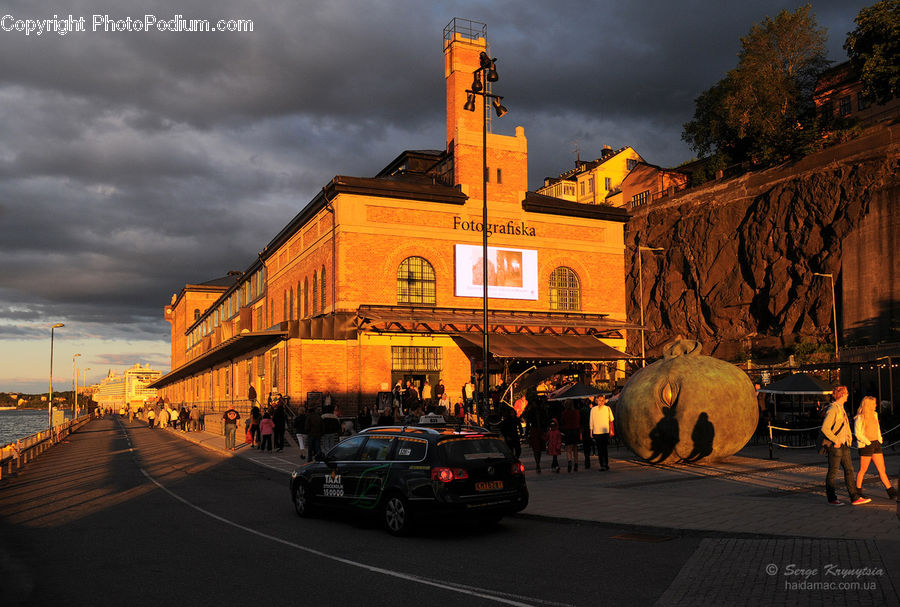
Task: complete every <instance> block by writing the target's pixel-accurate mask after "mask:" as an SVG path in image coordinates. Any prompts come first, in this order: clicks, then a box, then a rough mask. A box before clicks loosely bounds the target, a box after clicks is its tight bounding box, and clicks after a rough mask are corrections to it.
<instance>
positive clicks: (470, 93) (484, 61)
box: [463, 51, 508, 417]
mask: <svg viewBox="0 0 900 607" xmlns="http://www.w3.org/2000/svg"><path fill="white" fill-rule="evenodd" d="M495 61H497V58H496V57H493V58H492V57H490V56H489V55H488V54H487V53H486V52H484V51H482V53H481V55H480V57H479V62H480V66H479V67H478V69H476V70H474V71H473V72H472V88H470V89H466V93H467V95H466V103H465V105H463V109H465V110H468V111H470V112H474V111H475V97H476V96H479V97H481V99H482V112H481V193H482V204H481V235H482V243H481V244H482V247H481V266H482V271H483V272H482V283H483V287H484V291H483V296H482V297H483V300H484V325H483V327H482V336H483V343H482V348H483V350H484V369H483V375H484V378H483V379H484V388H483V390H482V393H481V402H480V403H479V411H478V412H479V417H483V416H484V415H485V413H486V411H485V409H486V408H487V406H488V404H487V403H488V400H487V399H488V394H489V393H490V374H489V373H488V369H489V367H488V365H489V364H490V362H489V358H490V350H489V337H488V229H487V226H488V212H487V182H488V174H487V170H488V169H487V117H488V114H487V112H488V109H487V100H488V99H491V105H493V106H494V111H496V112H497V118H500V117H501V116H503V115H504V114H506V112H507V111H508V110H507V109H506V108H505V107H503V104H502V103H501V101H503V97H502V96H500V95H494V94H492V93H489V92H488V91H487V83H488V82H497V80H499V79H500V77H499V76H498V75H497V66H496V65H495V64H494V62H495Z"/></svg>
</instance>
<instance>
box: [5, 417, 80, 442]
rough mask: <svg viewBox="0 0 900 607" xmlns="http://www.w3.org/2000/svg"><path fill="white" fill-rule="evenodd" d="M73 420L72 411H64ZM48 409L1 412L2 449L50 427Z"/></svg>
mask: <svg viewBox="0 0 900 607" xmlns="http://www.w3.org/2000/svg"><path fill="white" fill-rule="evenodd" d="M64 413H65V414H66V419H72V411H64ZM48 421H49V420H48V413H47V410H46V409H10V410H6V411H0V447H2V446H3V445H8V444H9V443H14V442H16V441H17V440H20V439H23V438H25V437H26V436H31V435H32V434H35V433H37V432H40V431H41V430H46V429H47V425H48Z"/></svg>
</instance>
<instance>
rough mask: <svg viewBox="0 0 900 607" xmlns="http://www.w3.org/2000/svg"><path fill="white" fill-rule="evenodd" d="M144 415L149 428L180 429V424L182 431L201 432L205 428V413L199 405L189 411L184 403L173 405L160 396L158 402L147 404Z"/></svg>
mask: <svg viewBox="0 0 900 607" xmlns="http://www.w3.org/2000/svg"><path fill="white" fill-rule="evenodd" d="M144 415H145V416H146V418H147V426H148V427H149V428H173V429H178V427H179V426H180V427H181V431H182V432H199V431H200V430H202V429H203V414H202V413H200V409H198V408H197V405H194V406H193V407H191V410H190V411H188V409H187V407H186V406H185V405H184V404H182V405H181V406H180V407H179V406H177V405H176V406H174V407H173V406H170V405H169V403H167V402H166V401H165V399H164V398H162V397H160V398H159V399H158V400H157V401H156V403H154V404H150V405H147V409H146V411H144Z"/></svg>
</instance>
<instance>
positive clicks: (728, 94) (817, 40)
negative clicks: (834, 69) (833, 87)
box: [682, 5, 828, 164]
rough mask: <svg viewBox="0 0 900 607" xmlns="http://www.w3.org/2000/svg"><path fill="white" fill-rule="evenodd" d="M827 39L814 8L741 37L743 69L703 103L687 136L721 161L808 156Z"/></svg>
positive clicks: (688, 126)
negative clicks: (817, 84) (819, 25)
mask: <svg viewBox="0 0 900 607" xmlns="http://www.w3.org/2000/svg"><path fill="white" fill-rule="evenodd" d="M825 40H826V33H825V30H824V28H819V27H818V24H817V22H816V18H815V15H814V14H813V13H812V12H811V9H810V6H809V5H806V6H803V7H800V8H798V9H797V10H796V11H794V12H790V11H787V10H783V11H781V12H780V13H778V15H777V16H776V17H775V18H774V19H772V18H771V17H766V18H765V20H764V21H763V22H762V23H758V24H756V25H754V26H753V27H752V28H750V32H749V33H748V34H747V35H746V36H744V37H743V38H741V50H740V52H739V53H738V65H737V67H736V68H735V69H733V70H731V71H730V72H728V74H727V75H726V76H725V78H723V79H722V80H720V81H719V82H718V83H716V84H715V85H714V86H712V87H711V88H710V89H708V90H706V91H704V92H703V93H702V94H701V95H700V96H699V97H698V98H697V100H696V102H695V110H694V119H693V120H691V121H690V122H688V123H686V124H685V125H684V132H683V133H682V139H684V141H686V142H687V143H688V144H689V145H690V146H691V148H692V149H693V150H694V151H695V152H697V153H698V154H701V155H710V154H711V155H713V156H714V157H715V160H716V161H718V162H719V163H720V164H730V163H736V162H743V161H745V160H749V161H752V162H754V163H756V164H771V163H773V162H778V161H780V160H783V159H784V158H786V157H790V156H796V155H800V154H803V153H805V152H806V151H808V149H809V146H810V144H811V143H812V142H813V141H815V139H816V128H815V126H816V113H815V106H814V104H813V101H812V91H813V88H814V87H815V83H816V77H817V76H818V74H819V72H820V71H821V70H822V69H823V68H825V67H826V66H827V64H828V61H827V60H826V58H825Z"/></svg>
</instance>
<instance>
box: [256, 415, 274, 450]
mask: <svg viewBox="0 0 900 607" xmlns="http://www.w3.org/2000/svg"><path fill="white" fill-rule="evenodd" d="M259 434H260V436H261V437H262V440H261V441H260V443H259V450H260V451H268V452H269V453H271V452H272V436H273V435H274V434H275V422H273V421H272V417H271V416H270V415H269V414H268V413H266V414H265V415H263V417H262V419H261V420H260V421H259Z"/></svg>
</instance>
